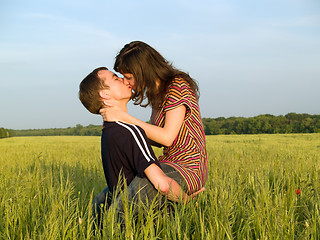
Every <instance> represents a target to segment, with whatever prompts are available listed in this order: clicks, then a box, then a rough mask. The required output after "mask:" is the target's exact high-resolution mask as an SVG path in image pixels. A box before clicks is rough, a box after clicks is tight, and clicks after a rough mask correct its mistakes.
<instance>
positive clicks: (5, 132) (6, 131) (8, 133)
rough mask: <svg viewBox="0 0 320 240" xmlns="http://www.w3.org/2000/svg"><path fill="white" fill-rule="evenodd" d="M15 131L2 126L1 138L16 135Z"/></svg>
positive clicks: (0, 129) (0, 130)
mask: <svg viewBox="0 0 320 240" xmlns="http://www.w3.org/2000/svg"><path fill="white" fill-rule="evenodd" d="M14 136H15V131H14V130H12V129H6V128H0V138H7V137H14Z"/></svg>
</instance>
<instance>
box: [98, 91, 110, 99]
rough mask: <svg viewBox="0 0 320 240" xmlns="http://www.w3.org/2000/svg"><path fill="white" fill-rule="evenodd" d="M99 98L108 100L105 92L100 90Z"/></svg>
mask: <svg viewBox="0 0 320 240" xmlns="http://www.w3.org/2000/svg"><path fill="white" fill-rule="evenodd" d="M99 96H100V97H101V98H103V99H110V96H109V95H108V93H107V91H106V90H100V91H99Z"/></svg>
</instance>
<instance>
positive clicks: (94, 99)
mask: <svg viewBox="0 0 320 240" xmlns="http://www.w3.org/2000/svg"><path fill="white" fill-rule="evenodd" d="M101 70H108V68H106V67H99V68H96V69H95V70H93V71H92V72H91V73H89V74H88V76H86V77H85V78H84V79H83V80H82V82H81V83H80V85H79V99H80V101H81V102H82V104H83V106H85V107H86V109H88V110H89V112H91V113H94V114H99V110H100V109H101V108H102V107H103V105H104V104H103V100H102V98H101V97H100V95H99V91H100V90H103V89H108V88H109V87H108V86H106V85H105V84H104V81H103V80H102V79H101V78H100V77H99V76H98V73H99V71H101Z"/></svg>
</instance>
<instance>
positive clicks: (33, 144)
mask: <svg viewBox="0 0 320 240" xmlns="http://www.w3.org/2000/svg"><path fill="white" fill-rule="evenodd" d="M207 150H208V156H209V162H208V169H209V177H208V182H207V184H206V190H205V192H204V193H201V194H200V195H199V196H198V197H197V198H196V199H195V200H194V201H193V202H191V203H189V204H187V205H175V206H174V207H175V208H176V216H175V220H173V219H172V218H170V217H169V216H167V215H166V214H162V215H161V214H159V212H157V211H151V210H149V209H146V210H145V211H144V212H140V213H139V214H138V216H137V219H136V221H132V218H133V216H132V213H131V211H130V206H129V207H128V210H127V211H126V218H125V220H126V222H127V227H126V229H125V230H123V231H121V229H120V225H119V223H118V222H117V221H116V217H115V212H114V211H113V209H112V210H111V211H110V212H109V213H108V214H107V215H106V217H105V218H106V220H105V222H104V224H105V228H104V237H106V238H108V239H130V238H132V239H319V238H320V232H319V231H320V213H319V203H320V201H319V200H320V199H319V198H320V195H319V192H320V134H292V135H241V136H236V135H233V136H221V135H220V136H207ZM156 153H157V154H160V151H159V150H156ZM104 187H105V179H104V174H103V170H102V164H101V158H100V138H99V137H19V138H18V137H17V138H8V139H1V140H0V239H101V236H96V237H94V236H93V233H92V231H91V226H92V218H91V200H92V198H93V197H94V196H95V195H96V194H98V193H99V192H100V191H101V190H102V189H103V188H104ZM298 188H299V189H300V190H301V194H300V195H298V194H296V189H298Z"/></svg>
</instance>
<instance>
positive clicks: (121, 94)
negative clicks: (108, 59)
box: [98, 70, 132, 100]
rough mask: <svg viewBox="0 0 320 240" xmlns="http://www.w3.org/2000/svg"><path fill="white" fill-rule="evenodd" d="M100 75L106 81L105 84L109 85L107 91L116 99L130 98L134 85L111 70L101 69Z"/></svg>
mask: <svg viewBox="0 0 320 240" xmlns="http://www.w3.org/2000/svg"><path fill="white" fill-rule="evenodd" d="M98 76H99V77H100V78H101V79H102V80H103V81H104V84H105V85H107V86H109V89H106V90H105V91H106V93H107V94H108V95H109V96H110V97H111V98H113V99H115V100H122V99H128V100H129V99H130V98H131V94H132V87H131V86H130V84H128V83H127V82H126V83H125V82H124V81H123V79H122V78H120V77H118V76H117V75H116V74H115V73H113V72H110V71H109V70H100V71H99V72H98Z"/></svg>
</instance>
